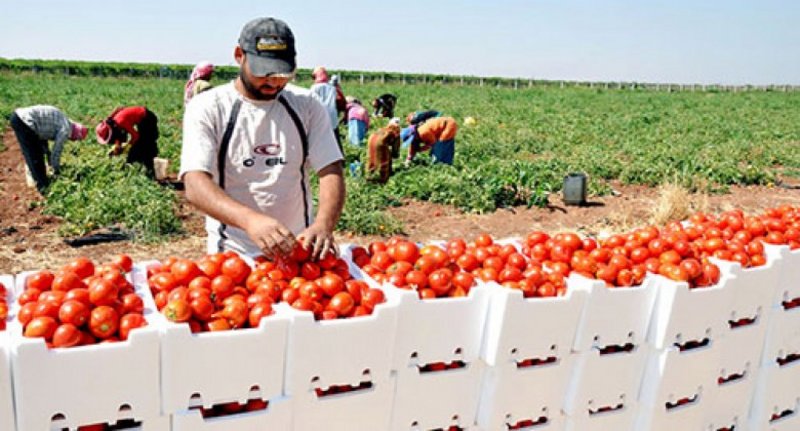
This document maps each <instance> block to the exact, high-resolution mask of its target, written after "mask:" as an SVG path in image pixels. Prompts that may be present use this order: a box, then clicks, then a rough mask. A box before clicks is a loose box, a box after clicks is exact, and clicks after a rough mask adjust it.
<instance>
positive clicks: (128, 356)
mask: <svg viewBox="0 0 800 431" xmlns="http://www.w3.org/2000/svg"><path fill="white" fill-rule="evenodd" d="M132 266H133V262H132V261H131V259H130V257H129V256H127V255H124V254H121V255H117V256H115V257H114V258H113V259H112V260H111V261H110V262H103V263H100V262H94V261H92V260H90V259H88V258H85V257H79V258H75V259H73V260H72V261H70V262H69V263H68V264H66V265H64V266H63V267H61V268H54V269H43V270H39V271H30V272H24V273H22V274H19V275H17V277H16V280H15V283H16V286H15V291H14V293H15V300H14V302H13V306H12V313H13V314H14V316H15V319H14V320H13V321H12V322H11V323H10V324H9V332H10V335H11V337H12V363H13V374H14V387H15V392H14V393H15V405H16V413H17V424H18V427H19V428H20V429H50V428H52V427H58V428H67V427H69V428H76V427H80V426H86V425H92V424H112V425H113V424H114V423H117V422H118V421H119V420H131V421H136V422H137V423H140V424H141V426H142V429H143V430H156V429H161V427H162V426H164V420H163V418H161V417H160V399H159V395H158V394H160V386H159V334H158V331H157V329H156V328H154V327H153V320H152V319H153V317H154V314H153V313H154V310H153V309H152V308H148V307H146V306H145V304H144V300H143V295H144V294H145V292H142V291H137V290H136V288H135V286H134V285H133V283H132V282H131V279H130V271H131V269H132ZM78 388H80V389H78ZM76 391H79V392H80V393H79V394H78V393H77V392H76ZM99 426H103V425H99Z"/></svg>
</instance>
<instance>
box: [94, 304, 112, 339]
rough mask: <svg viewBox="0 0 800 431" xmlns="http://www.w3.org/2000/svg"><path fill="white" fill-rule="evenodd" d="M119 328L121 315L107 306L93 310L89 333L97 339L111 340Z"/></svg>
mask: <svg viewBox="0 0 800 431" xmlns="http://www.w3.org/2000/svg"><path fill="white" fill-rule="evenodd" d="M118 328H119V313H117V310H115V309H113V308H112V307H109V306H107V305H101V306H99V307H97V308H95V309H94V310H92V312H91V315H90V317H89V331H91V333H92V335H94V336H95V337H97V338H100V339H105V338H109V337H111V336H112V335H114V334H115V333H116V332H117V329H118Z"/></svg>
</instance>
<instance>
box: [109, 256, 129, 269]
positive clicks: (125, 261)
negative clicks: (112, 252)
mask: <svg viewBox="0 0 800 431" xmlns="http://www.w3.org/2000/svg"><path fill="white" fill-rule="evenodd" d="M111 263H113V264H115V265H117V266H119V267H120V269H122V270H123V271H124V272H131V270H132V269H133V259H131V257H130V256H128V255H127V254H118V255H116V256H114V258H113V259H111Z"/></svg>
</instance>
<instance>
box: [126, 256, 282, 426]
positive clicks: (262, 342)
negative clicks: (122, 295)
mask: <svg viewBox="0 0 800 431" xmlns="http://www.w3.org/2000/svg"><path fill="white" fill-rule="evenodd" d="M146 268H147V263H145V264H141V265H136V267H135V268H134V271H133V279H134V283H135V284H136V285H137V286H140V287H141V290H142V291H143V292H149V288H148V287H147V270H146ZM145 302H146V303H147V305H150V306H152V307H153V308H155V304H154V302H153V299H152V296H151V295H149V294H148V295H146V297H145ZM154 320H155V321H156V322H157V327H158V328H159V330H160V331H161V370H162V371H161V391H162V409H163V410H162V411H163V412H164V413H166V414H172V413H176V412H179V411H184V410H186V409H188V408H189V407H192V406H199V405H202V406H203V407H206V408H209V407H211V406H213V405H215V404H221V403H225V402H231V401H238V402H240V403H243V402H245V401H246V400H247V399H249V398H252V397H258V398H260V399H262V400H265V401H268V400H273V399H278V398H280V397H281V396H283V382H284V377H285V376H284V365H285V359H286V344H287V341H286V339H287V333H288V328H289V317H288V316H286V315H280V314H279V313H277V312H276V313H275V314H273V315H272V316H269V317H267V318H265V319H262V320H261V325H260V326H259V327H258V328H248V329H237V330H231V331H219V332H204V333H198V334H192V333H191V330H190V329H189V325H188V324H176V323H173V322H170V321H169V320H167V319H166V318H165V317H164V316H163V315H162V314H160V313H156V315H155V319H154ZM189 358H191V359H189ZM224 364H227V366H224ZM251 388H255V390H253V391H252V392H251ZM195 394H196V395H195ZM193 395H195V397H196V398H194V399H193V398H192V397H193Z"/></svg>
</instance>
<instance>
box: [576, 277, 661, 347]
mask: <svg viewBox="0 0 800 431" xmlns="http://www.w3.org/2000/svg"><path fill="white" fill-rule="evenodd" d="M567 287H568V291H569V290H578V291H585V292H586V293H587V298H586V305H585V306H584V307H583V312H582V313H581V319H580V322H579V324H578V330H577V334H576V336H575V344H574V346H573V349H574V350H576V351H578V352H586V351H588V350H589V349H591V348H592V347H605V346H612V345H616V346H622V345H625V344H632V345H634V346H639V345H641V344H643V343H644V341H645V338H646V336H647V325H648V324H649V323H650V316H651V315H652V312H653V306H654V304H655V300H656V293H657V292H656V286H655V285H654V284H652V283H649V284H643V285H641V286H635V287H620V288H608V287H606V286H605V283H604V282H602V281H599V280H590V279H588V278H586V277H583V276H580V275H577V274H570V277H569V278H568V279H567Z"/></svg>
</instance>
